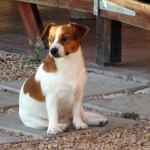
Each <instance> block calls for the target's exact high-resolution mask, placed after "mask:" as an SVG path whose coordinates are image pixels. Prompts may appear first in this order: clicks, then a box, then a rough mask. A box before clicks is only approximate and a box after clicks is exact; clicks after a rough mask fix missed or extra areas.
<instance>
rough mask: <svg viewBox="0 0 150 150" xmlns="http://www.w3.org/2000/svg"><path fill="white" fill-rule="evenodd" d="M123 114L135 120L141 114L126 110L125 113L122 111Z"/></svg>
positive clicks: (123, 116)
mask: <svg viewBox="0 0 150 150" xmlns="http://www.w3.org/2000/svg"><path fill="white" fill-rule="evenodd" d="M121 116H122V118H128V119H134V120H136V119H137V118H139V114H137V113H134V112H124V113H122V115H121Z"/></svg>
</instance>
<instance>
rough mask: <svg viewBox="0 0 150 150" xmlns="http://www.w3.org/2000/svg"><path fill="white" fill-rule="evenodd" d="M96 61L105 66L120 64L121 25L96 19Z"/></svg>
mask: <svg viewBox="0 0 150 150" xmlns="http://www.w3.org/2000/svg"><path fill="white" fill-rule="evenodd" d="M96 49H97V57H96V61H97V63H98V64H99V65H102V66H105V65H108V64H113V63H116V62H121V23H120V22H117V21H112V20H110V19H107V18H103V17H101V16H97V17H96Z"/></svg>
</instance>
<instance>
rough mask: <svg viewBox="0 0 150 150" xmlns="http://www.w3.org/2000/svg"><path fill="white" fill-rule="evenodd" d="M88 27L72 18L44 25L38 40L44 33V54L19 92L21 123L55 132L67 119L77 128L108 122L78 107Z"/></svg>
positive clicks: (83, 82)
mask: <svg viewBox="0 0 150 150" xmlns="http://www.w3.org/2000/svg"><path fill="white" fill-rule="evenodd" d="M88 31H89V28H88V26H86V25H80V24H77V23H73V22H70V23H68V24H64V25H57V24H55V23H50V24H48V25H47V26H46V28H45V29H44V31H43V34H42V37H41V40H44V39H46V38H47V37H48V44H49V52H48V55H47V56H46V59H45V61H44V63H42V64H41V65H40V66H39V68H38V69H37V71H36V72H35V73H33V74H32V75H31V76H29V78H27V79H26V81H25V82H24V83H23V86H22V88H21V90H20V95H19V116H20V119H21V121H22V122H23V124H24V125H25V126H27V127H30V128H34V129H47V134H58V133H61V132H64V131H66V130H67V129H68V127H69V125H70V124H71V123H73V125H74V127H75V129H77V130H79V129H86V128H87V127H88V125H96V126H98V125H105V124H106V123H107V122H108V120H107V118H106V117H104V116H102V115H100V114H96V113H93V112H88V111H85V110H84V109H83V108H82V99H83V95H84V89H85V85H86V71H85V66H84V60H83V56H82V43H81V41H82V39H83V38H84V37H85V35H86V34H87V32H88Z"/></svg>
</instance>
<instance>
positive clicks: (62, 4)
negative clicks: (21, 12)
mask: <svg viewBox="0 0 150 150" xmlns="http://www.w3.org/2000/svg"><path fill="white" fill-rule="evenodd" d="M18 1H21V2H27V3H33V4H40V5H46V6H52V7H58V8H66V9H72V10H78V11H83V12H91V13H93V0H79V1H75V0H18Z"/></svg>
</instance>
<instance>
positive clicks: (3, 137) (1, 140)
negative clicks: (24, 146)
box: [0, 133, 24, 144]
mask: <svg viewBox="0 0 150 150" xmlns="http://www.w3.org/2000/svg"><path fill="white" fill-rule="evenodd" d="M22 141H24V140H23V139H21V138H18V137H15V136H10V135H8V134H5V133H0V144H5V143H17V142H22Z"/></svg>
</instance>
